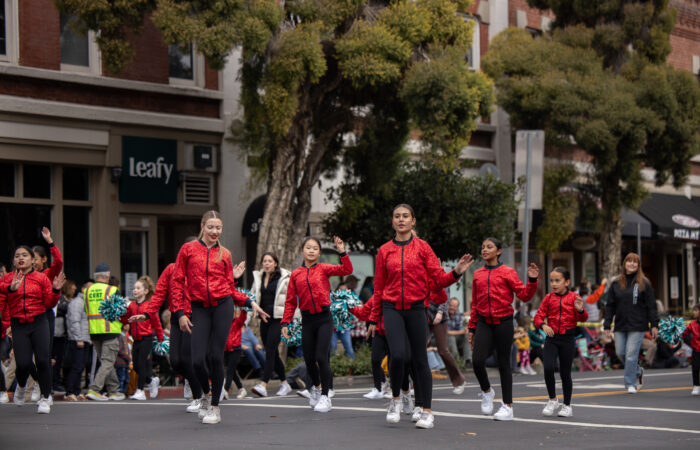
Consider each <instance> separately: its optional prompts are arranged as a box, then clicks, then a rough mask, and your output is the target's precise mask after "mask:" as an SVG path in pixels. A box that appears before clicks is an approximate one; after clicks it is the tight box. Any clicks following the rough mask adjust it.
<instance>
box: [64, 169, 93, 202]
mask: <svg viewBox="0 0 700 450" xmlns="http://www.w3.org/2000/svg"><path fill="white" fill-rule="evenodd" d="M63 198H64V199H65V200H90V171H89V169H87V168H85V167H64V168H63Z"/></svg>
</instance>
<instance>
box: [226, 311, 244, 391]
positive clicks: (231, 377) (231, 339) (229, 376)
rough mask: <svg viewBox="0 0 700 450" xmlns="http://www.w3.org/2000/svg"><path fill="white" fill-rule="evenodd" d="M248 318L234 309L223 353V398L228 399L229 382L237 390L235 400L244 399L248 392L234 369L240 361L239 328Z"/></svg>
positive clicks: (242, 312)
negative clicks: (224, 380) (224, 378)
mask: <svg viewBox="0 0 700 450" xmlns="http://www.w3.org/2000/svg"><path fill="white" fill-rule="evenodd" d="M247 318H248V313H247V312H245V311H242V310H241V309H240V308H235V311H234V314H233V322H232V323H231V331H230V332H229V334H228V340H227V341H226V352H225V353H224V362H225V364H226V383H224V389H223V390H222V391H221V395H222V396H223V398H225V399H228V391H229V389H231V382H234V383H236V387H237V388H238V395H236V398H237V399H239V400H240V399H242V398H245V396H246V394H248V392H247V391H246V390H245V388H243V383H241V379H240V378H238V373H237V372H236V368H237V367H238V362H239V361H240V360H241V353H242V351H241V328H243V325H245V321H246V319H247Z"/></svg>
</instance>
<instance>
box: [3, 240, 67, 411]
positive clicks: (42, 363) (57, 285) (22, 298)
mask: <svg viewBox="0 0 700 450" xmlns="http://www.w3.org/2000/svg"><path fill="white" fill-rule="evenodd" d="M33 258H34V252H33V251H32V249H31V248H30V247H28V246H26V245H22V246H19V247H18V248H17V249H16V250H15V253H14V265H15V268H16V270H14V271H12V272H10V273H8V274H7V275H5V277H4V278H3V279H2V281H1V282H0V291H1V292H2V293H3V294H4V295H0V299H2V301H3V303H2V304H0V311H1V313H2V317H3V328H4V329H7V325H9V328H10V330H11V334H12V344H13V347H14V351H15V361H16V364H17V369H16V377H17V389H16V390H15V396H14V402H15V404H17V405H23V404H24V396H25V388H26V383H27V378H28V377H29V375H32V378H34V379H35V380H38V381H39V386H40V388H41V397H40V398H39V402H38V407H37V412H38V413H39V414H48V413H50V412H51V407H50V404H49V396H50V395H51V360H50V344H51V342H50V338H49V336H50V334H49V323H48V319H47V317H46V310H47V309H50V308H53V307H54V306H56V304H57V303H58V299H59V297H60V294H61V288H62V287H63V284H64V283H65V281H66V277H65V275H64V274H63V273H60V274H59V275H58V276H56V278H55V279H54V281H53V283H51V281H49V279H48V277H47V276H46V275H44V274H43V273H41V272H37V271H36V270H34V269H33V267H32V260H33ZM8 319H9V324H8ZM32 357H33V358H34V361H32ZM35 363H36V365H35Z"/></svg>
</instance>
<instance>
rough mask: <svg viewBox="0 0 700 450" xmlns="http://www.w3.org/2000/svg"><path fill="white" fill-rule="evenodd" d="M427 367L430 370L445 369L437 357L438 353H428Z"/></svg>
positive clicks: (438, 356) (440, 359)
mask: <svg viewBox="0 0 700 450" xmlns="http://www.w3.org/2000/svg"><path fill="white" fill-rule="evenodd" d="M428 365H429V366H430V370H442V369H444V368H445V363H444V362H442V358H440V355H438V352H433V351H430V352H428Z"/></svg>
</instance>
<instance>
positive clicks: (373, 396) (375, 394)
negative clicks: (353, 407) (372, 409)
mask: <svg viewBox="0 0 700 450" xmlns="http://www.w3.org/2000/svg"><path fill="white" fill-rule="evenodd" d="M363 397H364V398H367V399H369V400H380V399H381V398H382V397H384V396H383V395H382V393H381V392H380V391H379V389H377V388H372V390H371V391H369V392H368V393H366V394H365V395H363Z"/></svg>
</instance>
